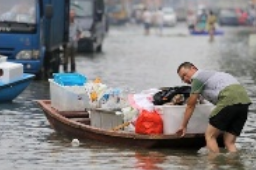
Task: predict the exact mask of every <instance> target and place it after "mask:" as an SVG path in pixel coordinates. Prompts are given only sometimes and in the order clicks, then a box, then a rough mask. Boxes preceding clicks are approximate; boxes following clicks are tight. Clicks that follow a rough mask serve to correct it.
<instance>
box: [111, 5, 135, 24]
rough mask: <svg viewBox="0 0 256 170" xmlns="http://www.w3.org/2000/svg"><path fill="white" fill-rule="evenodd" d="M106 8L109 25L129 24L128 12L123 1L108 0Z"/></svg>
mask: <svg viewBox="0 0 256 170" xmlns="http://www.w3.org/2000/svg"><path fill="white" fill-rule="evenodd" d="M106 8H107V9H106V11H107V16H108V21H109V24H110V25H123V24H126V23H127V22H129V20H130V17H129V11H128V9H127V7H126V4H125V1H124V0H108V1H107V3H106Z"/></svg>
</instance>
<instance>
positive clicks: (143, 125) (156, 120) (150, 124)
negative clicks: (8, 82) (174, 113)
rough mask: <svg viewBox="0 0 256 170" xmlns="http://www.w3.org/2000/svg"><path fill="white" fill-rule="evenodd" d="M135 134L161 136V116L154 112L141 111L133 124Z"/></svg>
mask: <svg viewBox="0 0 256 170" xmlns="http://www.w3.org/2000/svg"><path fill="white" fill-rule="evenodd" d="M135 132H136V133H140V134H162V133H163V120H162V118H161V116H160V115H159V114H158V113H157V112H156V111H152V112H149V111H147V110H142V112H141V113H140V115H139V117H138V119H137V121H136V124H135Z"/></svg>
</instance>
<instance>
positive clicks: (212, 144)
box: [205, 124, 220, 153]
mask: <svg viewBox="0 0 256 170" xmlns="http://www.w3.org/2000/svg"><path fill="white" fill-rule="evenodd" d="M219 134H220V130H219V129H217V128H215V127H213V126H212V125H210V124H208V126H207V129H206V132H205V140H206V145H207V148H208V149H209V150H210V151H211V152H214V153H219V152H220V150H219V146H218V143H217V137H218V136H219Z"/></svg>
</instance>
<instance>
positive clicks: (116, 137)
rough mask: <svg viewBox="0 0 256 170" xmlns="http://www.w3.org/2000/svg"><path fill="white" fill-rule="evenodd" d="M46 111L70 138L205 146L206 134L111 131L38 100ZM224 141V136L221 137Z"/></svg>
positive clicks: (57, 128)
mask: <svg viewBox="0 0 256 170" xmlns="http://www.w3.org/2000/svg"><path fill="white" fill-rule="evenodd" d="M37 102H38V104H39V106H40V107H41V108H42V110H43V111H44V114H45V116H46V117H47V119H48V121H49V123H50V125H51V127H52V128H53V129H55V131H56V132H58V133H60V134H64V135H65V136H67V137H68V138H70V139H73V138H77V139H79V140H88V139H90V140H94V141H98V142H103V143H108V144H112V145H115V146H116V145H120V146H129V147H141V148H172V149H184V148H187V149H188V148H189V149H195V148H196V149H199V148H201V147H204V146H205V139H204V134H189V135H186V136H185V137H182V138H180V137H179V136H177V135H140V134H136V133H129V132H125V131H119V132H115V131H111V130H103V129H99V128H94V127H91V126H90V125H86V124H82V123H79V122H76V121H71V120H70V119H69V118H66V117H65V116H62V115H61V113H59V112H58V111H56V110H55V109H53V108H51V106H50V105H51V103H50V101H46V100H40V101H37ZM219 140H220V141H219V143H222V138H220V139H219Z"/></svg>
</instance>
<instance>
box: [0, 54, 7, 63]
mask: <svg viewBox="0 0 256 170" xmlns="http://www.w3.org/2000/svg"><path fill="white" fill-rule="evenodd" d="M7 58H8V57H7V56H4V55H0V63H2V62H6V60H7Z"/></svg>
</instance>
